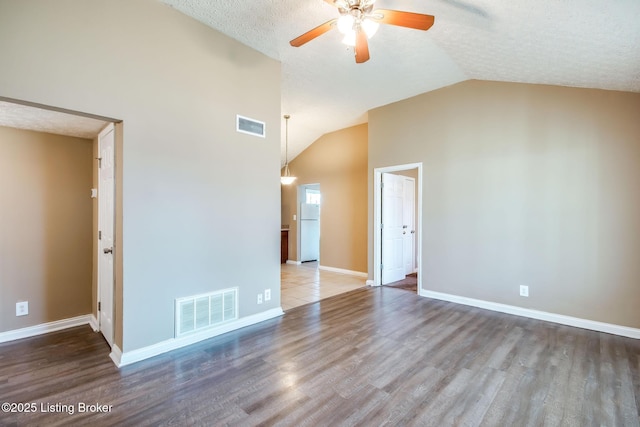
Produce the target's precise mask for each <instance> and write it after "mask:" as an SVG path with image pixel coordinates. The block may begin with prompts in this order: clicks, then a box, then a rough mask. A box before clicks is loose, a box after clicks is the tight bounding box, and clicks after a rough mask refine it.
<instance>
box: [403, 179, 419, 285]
mask: <svg viewBox="0 0 640 427" xmlns="http://www.w3.org/2000/svg"><path fill="white" fill-rule="evenodd" d="M402 189H403V192H404V193H403V194H404V195H403V200H404V206H403V209H402V217H403V219H402V228H403V230H402V237H403V258H404V274H410V273H413V272H414V270H415V268H416V267H415V259H416V257H415V253H414V250H415V236H416V235H415V232H416V230H415V214H416V208H415V191H416V182H415V180H414V179H413V178H411V177H408V176H405V177H404V185H403V187H402Z"/></svg>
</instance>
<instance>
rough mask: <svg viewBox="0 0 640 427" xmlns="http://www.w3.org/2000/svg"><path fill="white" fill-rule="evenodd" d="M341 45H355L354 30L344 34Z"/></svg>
mask: <svg viewBox="0 0 640 427" xmlns="http://www.w3.org/2000/svg"><path fill="white" fill-rule="evenodd" d="M342 43H344V44H346V45H347V46H352V47H353V46H355V45H356V32H355V31H354V30H351V31H349V32H348V33H346V34H345V35H344V38H343V39H342Z"/></svg>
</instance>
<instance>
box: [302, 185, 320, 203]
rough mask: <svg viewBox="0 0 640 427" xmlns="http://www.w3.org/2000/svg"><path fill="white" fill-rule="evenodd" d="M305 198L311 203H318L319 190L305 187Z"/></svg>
mask: <svg viewBox="0 0 640 427" xmlns="http://www.w3.org/2000/svg"><path fill="white" fill-rule="evenodd" d="M305 199H306V203H310V204H313V205H319V204H320V190H311V189H309V188H306V189H305Z"/></svg>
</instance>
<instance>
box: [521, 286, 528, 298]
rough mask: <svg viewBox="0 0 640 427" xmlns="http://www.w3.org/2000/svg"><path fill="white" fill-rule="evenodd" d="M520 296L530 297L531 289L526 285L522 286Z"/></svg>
mask: <svg viewBox="0 0 640 427" xmlns="http://www.w3.org/2000/svg"><path fill="white" fill-rule="evenodd" d="M520 296H521V297H528V296H529V287H528V286H525V285H520Z"/></svg>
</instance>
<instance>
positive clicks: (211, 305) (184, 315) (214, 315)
mask: <svg viewBox="0 0 640 427" xmlns="http://www.w3.org/2000/svg"><path fill="white" fill-rule="evenodd" d="M237 318H238V288H230V289H223V290H221V291H215V292H211V293H208V294H201V295H195V296H191V297H184V298H178V299H176V319H175V321H176V337H180V336H183V335H186V334H191V333H193V332H198V331H201V330H203V329H207V328H211V327H214V326H218V325H220V324H222V323H225V322H228V321H230V320H236V319H237Z"/></svg>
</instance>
